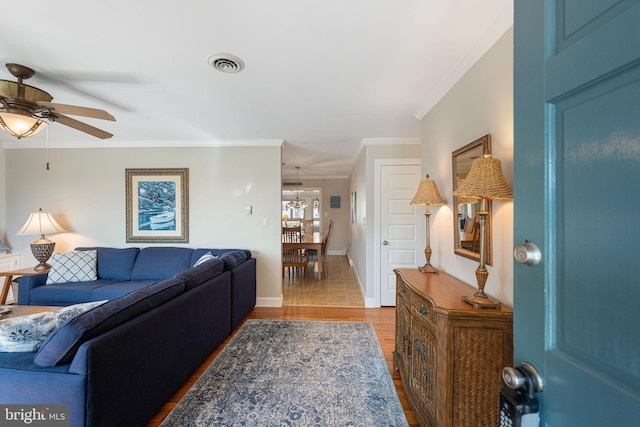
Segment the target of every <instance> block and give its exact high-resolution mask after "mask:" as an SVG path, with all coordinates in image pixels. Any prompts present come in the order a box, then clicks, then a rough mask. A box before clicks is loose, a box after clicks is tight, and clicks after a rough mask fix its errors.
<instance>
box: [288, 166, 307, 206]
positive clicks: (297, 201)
mask: <svg viewBox="0 0 640 427" xmlns="http://www.w3.org/2000/svg"><path fill="white" fill-rule="evenodd" d="M299 173H300V166H296V201H295V202H289V203H287V209H304V208H306V207H307V206H309V205H308V204H307V202H305V201H304V200H303V201H302V202H301V201H300V197H299V195H300V181H298V174H299Z"/></svg>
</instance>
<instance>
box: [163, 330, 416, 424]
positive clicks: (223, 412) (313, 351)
mask: <svg viewBox="0 0 640 427" xmlns="http://www.w3.org/2000/svg"><path fill="white" fill-rule="evenodd" d="M407 425H408V424H407V420H406V418H405V415H404V411H403V409H402V405H401V404H400V400H399V398H398V395H397V393H396V389H395V386H394V384H393V379H392V378H391V374H390V373H389V367H388V365H387V362H386V361H385V358H384V355H383V353H382V349H381V347H380V343H379V342H378V338H377V336H376V333H375V330H374V329H373V326H372V325H371V324H370V323H363V322H307V321H284V320H253V319H249V320H247V321H246V322H245V323H244V325H243V326H242V328H240V330H239V331H238V332H237V333H236V334H235V335H234V336H233V338H231V340H230V341H229V343H228V344H227V345H226V346H225V347H224V349H222V351H221V352H220V354H218V356H217V357H216V358H215V359H214V361H213V362H212V363H211V365H209V367H208V368H207V369H206V370H205V372H204V373H203V374H202V376H201V377H200V378H199V379H198V380H197V381H196V383H195V384H194V385H193V387H192V388H191V389H190V390H189V391H188V392H187V393H186V394H185V396H184V397H183V398H182V399H181V400H180V402H178V404H177V406H176V407H175V408H174V409H173V411H171V413H170V414H169V415H167V417H166V418H165V419H164V421H163V422H162V424H161V426H164V427H168V426H260V427H263V426H343V427H349V426H353V427H355V426H367V427H370V426H380V427H382V426H407Z"/></svg>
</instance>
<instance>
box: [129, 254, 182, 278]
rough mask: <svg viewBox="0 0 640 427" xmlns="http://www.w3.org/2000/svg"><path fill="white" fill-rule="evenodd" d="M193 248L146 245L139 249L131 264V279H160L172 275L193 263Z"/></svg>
mask: <svg viewBox="0 0 640 427" xmlns="http://www.w3.org/2000/svg"><path fill="white" fill-rule="evenodd" d="M192 254H193V249H189V248H174V247H148V248H143V249H142V250H140V253H139V254H138V256H137V258H136V262H135V263H134V265H133V271H132V272H131V280H154V279H155V280H160V279H166V278H167V277H173V276H175V275H176V274H177V273H179V272H180V271H182V270H186V269H187V268H189V267H191V265H193V264H192V263H191V255H192Z"/></svg>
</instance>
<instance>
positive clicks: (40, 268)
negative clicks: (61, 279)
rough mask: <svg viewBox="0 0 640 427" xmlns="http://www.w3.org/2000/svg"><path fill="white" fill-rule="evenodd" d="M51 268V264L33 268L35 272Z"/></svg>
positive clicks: (41, 264) (42, 264) (44, 263)
mask: <svg viewBox="0 0 640 427" xmlns="http://www.w3.org/2000/svg"><path fill="white" fill-rule="evenodd" d="M50 268H51V264H47V263H46V262H43V263H40V264H38V265H36V266H35V267H33V269H34V270H35V271H42V270H49V269H50Z"/></svg>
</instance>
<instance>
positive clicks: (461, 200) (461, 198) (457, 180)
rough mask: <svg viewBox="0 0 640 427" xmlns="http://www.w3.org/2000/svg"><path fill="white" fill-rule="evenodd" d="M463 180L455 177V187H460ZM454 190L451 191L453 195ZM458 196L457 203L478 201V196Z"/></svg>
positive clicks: (465, 203)
mask: <svg viewBox="0 0 640 427" xmlns="http://www.w3.org/2000/svg"><path fill="white" fill-rule="evenodd" d="M463 182H464V178H458V177H456V188H460V186H462V183H463ZM455 194H456V193H455V191H454V192H453V195H454V196H455ZM457 197H458V204H459V205H467V204H471V205H473V204H475V203H478V202H479V201H480V199H479V198H477V197H460V196H457Z"/></svg>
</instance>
